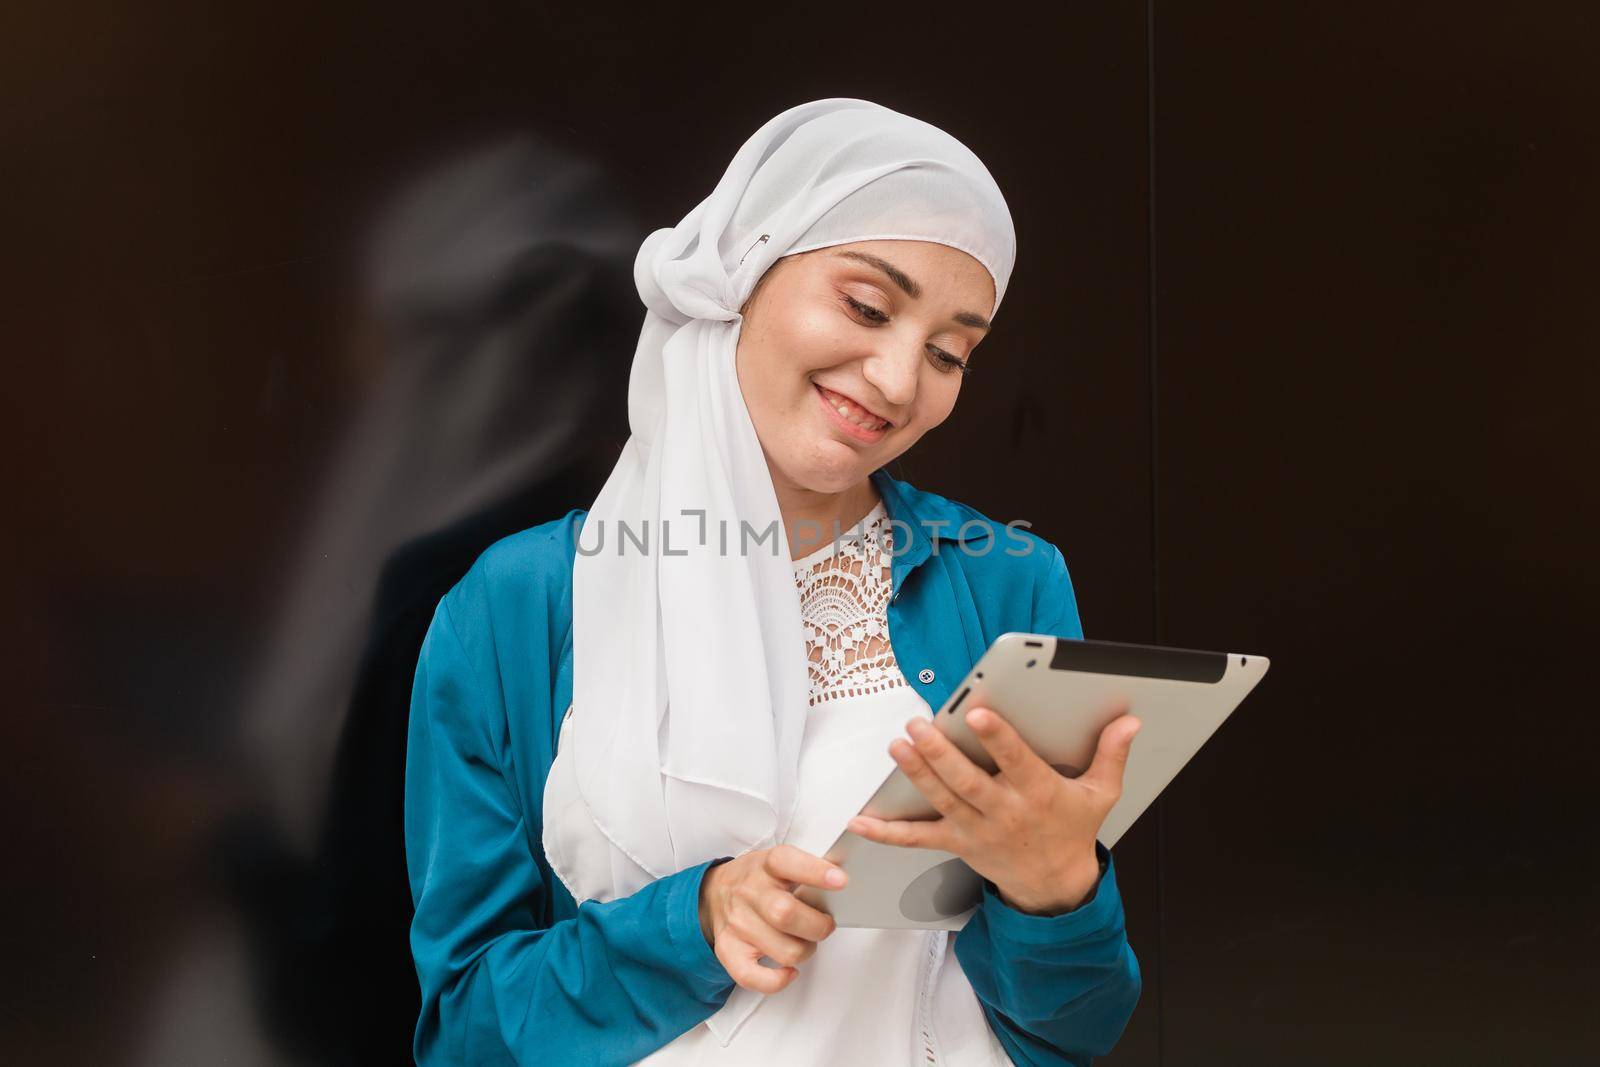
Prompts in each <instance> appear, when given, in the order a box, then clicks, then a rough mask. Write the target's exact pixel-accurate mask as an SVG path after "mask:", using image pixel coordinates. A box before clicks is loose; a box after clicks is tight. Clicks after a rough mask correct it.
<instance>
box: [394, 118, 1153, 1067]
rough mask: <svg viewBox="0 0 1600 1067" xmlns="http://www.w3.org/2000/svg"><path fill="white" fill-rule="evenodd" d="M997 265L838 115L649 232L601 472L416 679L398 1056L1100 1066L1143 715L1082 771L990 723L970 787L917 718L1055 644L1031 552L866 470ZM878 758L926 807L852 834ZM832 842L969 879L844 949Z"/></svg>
mask: <svg viewBox="0 0 1600 1067" xmlns="http://www.w3.org/2000/svg"><path fill="white" fill-rule="evenodd" d="M1014 249H1015V238H1014V234H1013V231H1012V225H1011V219H1010V213H1009V211H1008V209H1007V208H1006V205H1005V201H1004V199H1003V198H1002V197H1001V195H1000V191H999V189H998V188H997V187H996V186H995V184H994V181H993V178H992V177H991V176H990V175H989V173H988V171H987V170H986V169H985V168H984V167H983V164H982V163H981V162H980V161H979V160H978V159H977V157H976V156H974V155H973V154H972V153H971V152H970V151H969V150H968V149H966V148H965V146H963V145H961V144H960V142H958V141H956V140H955V139H954V138H952V137H950V136H949V135H948V134H946V133H944V132H943V131H941V130H938V129H936V128H935V127H932V126H930V125H928V124H926V123H922V122H919V121H917V120H915V119H912V118H909V117H907V116H904V115H900V114H898V113H896V112H893V111H890V110H888V109H886V108H882V107H880V106H878V105H875V104H871V103H868V102H865V101H860V100H842V99H840V100H822V101H816V102H813V103H810V104H805V105H802V106H800V107H796V108H793V109H791V110H789V111H786V112H784V113H783V114H781V115H779V116H777V117H776V118H774V119H772V120H771V121H770V122H768V123H767V124H766V125H765V126H763V127H762V128H761V129H760V130H759V131H757V132H756V134H755V135H754V136H753V137H752V138H751V139H750V140H749V141H748V142H746V144H745V145H744V146H743V147H742V148H741V149H740V151H739V153H738V154H737V155H736V156H735V157H734V159H733V161H732V163H731V164H730V165H729V167H728V170H727V172H726V173H725V174H724V176H723V178H722V180H721V181H720V182H719V183H718V186H717V188H716V190H715V191H713V193H712V194H711V195H710V196H709V197H708V198H707V199H706V200H705V201H703V202H702V203H701V204H700V205H699V206H698V207H696V208H695V209H694V211H692V212H691V213H690V214H689V215H688V216H687V217H686V218H685V219H684V220H683V222H681V223H680V224H679V225H678V226H677V227H675V228H673V229H670V230H658V231H656V232H655V233H653V234H652V235H651V236H650V237H649V238H648V239H647V240H646V241H645V243H644V245H643V247H642V248H641V249H640V252H639V256H638V259H637V261H636V265H635V280H636V281H637V283H638V287H639V291H640V295H641V297H642V298H643V300H644V302H645V305H646V307H647V309H648V312H647V315H646V319H645V324H644V329H643V331H642V333H641V336H640V341H639V346H638V349H637V351H636V353H635V357H634V365H633V372H632V377H631V380H630V383H629V396H628V407H629V418H630V423H631V426H632V430H633V436H632V438H630V440H629V442H628V445H627V447H626V448H625V449H624V451H623V454H622V456H621V457H620V459H619V460H618V462H617V466H616V468H615V470H614V471H613V473H612V475H611V478H610V479H609V480H608V481H607V483H606V485H605V488H604V489H603V490H602V491H601V493H600V495H599V497H598V498H597V499H596V500H595V502H594V506H593V507H592V508H590V509H589V510H588V512H587V513H585V512H582V511H573V512H570V513H569V514H568V515H567V516H565V517H564V518H562V519H560V520H557V521H554V522H550V523H546V524H544V525H542V526H537V527H534V528H532V529H530V530H526V531H523V532H522V533H519V534H516V535H514V536H512V537H509V538H506V539H504V540H502V541H500V542H497V543H496V544H495V545H493V546H491V547H490V548H489V549H488V550H487V551H485V552H484V554H483V555H482V556H481V557H480V558H479V560H478V561H477V563H475V564H474V566H473V567H472V569H471V571H469V573H468V574H467V575H466V576H465V577H464V578H463V579H462V581H461V582H460V583H459V584H458V585H457V586H456V587H455V588H454V589H452V590H451V591H450V593H449V594H447V595H446V596H445V597H444V598H443V600H442V601H441V602H440V605H439V607H438V610H437V612H436V614H435V617H434V621H433V624H432V626H431V628H430V630H429V633H428V636H427V639H426V641H425V642H424V645H423V649H422V654H421V657H420V659H419V662H418V666H417V673H416V679H415V686H414V691H413V701H412V719H411V726H410V739H409V749H408V761H407V780H406V838H407V860H408V867H409V872H410V879H411V889H412V897H413V900H414V902H415V904H416V909H417V910H416V918H415V920H414V922H413V925H412V951H413V955H414V957H415V959H416V963H417V969H418V974H419V977H420V979H421V984H422V995H423V1010H422V1015H421V1018H420V1019H419V1022H418V1026H417V1033H416V1041H415V1051H416V1055H417V1060H418V1062H419V1063H421V1064H424V1065H427V1064H444V1063H450V1064H457V1063H461V1064H468V1063H470V1064H486V1063H528V1062H535V1061H537V1062H552V1063H632V1062H637V1061H640V1060H646V1059H647V1060H648V1062H650V1063H652V1064H671V1063H703V1062H726V1063H750V1062H761V1063H764V1064H782V1063H804V1064H810V1063H863V1064H879V1063H903V1062H915V1063H919V1064H926V1063H930V1062H932V1063H939V1064H966V1063H1004V1062H1007V1060H1008V1059H1009V1060H1011V1061H1014V1062H1022V1063H1083V1062H1087V1060H1088V1058H1089V1057H1090V1056H1091V1055H1094V1054H1097V1053H1103V1052H1104V1051H1106V1050H1108V1049H1109V1048H1110V1047H1111V1045H1112V1044H1114V1042H1115V1041H1116V1039H1117V1037H1118V1036H1119V1035H1120V1033H1121V1031H1122V1029H1123V1026H1124V1025H1125V1024H1126V1021H1127V1018H1128V1016H1129V1014H1130V1013H1131V1012H1132V1009H1133V1005H1134V1003H1135V1002H1136V1001H1137V999H1138V994H1139V970H1138V964H1137V962H1136V960H1135V959H1134V957H1133V954H1132V952H1131V950H1130V949H1129V947H1128V944H1127V939H1126V937H1125V935H1124V932H1123V922H1122V907H1121V901H1120V898H1119V896H1118V893H1117V890H1116V882H1115V875H1114V871H1113V870H1112V868H1111V863H1110V857H1109V854H1108V853H1107V852H1106V850H1105V849H1104V848H1103V847H1102V846H1100V845H1099V844H1098V843H1097V842H1096V841H1095V834H1096V832H1097V830H1098V828H1099V826H1100V823H1101V820H1102V819H1103V818H1104V815H1105V812H1106V811H1107V810H1108V809H1109V807H1110V805H1111V804H1112V803H1113V802H1114V801H1115V798H1116V795H1117V791H1118V789H1119V788H1120V781H1121V766H1122V763H1123V762H1124V761H1125V760H1126V757H1127V752H1128V748H1129V745H1130V744H1131V742H1132V737H1133V733H1134V731H1135V730H1136V729H1137V727H1138V723H1137V720H1135V719H1134V718H1133V717H1132V716H1127V715H1124V716H1123V717H1121V718H1119V719H1117V720H1116V721H1115V722H1113V723H1112V724H1111V725H1110V726H1108V727H1107V728H1106V730H1105V732H1104V734H1103V735H1102V738H1101V745H1100V751H1099V753H1098V754H1097V756H1096V759H1095V762H1094V764H1093V765H1092V766H1091V767H1090V769H1089V770H1088V771H1087V772H1086V773H1085V774H1084V775H1083V776H1082V777H1081V778H1078V779H1067V778H1064V777H1062V776H1061V775H1059V774H1056V773H1055V772H1054V771H1052V770H1050V768H1049V767H1048V766H1047V765H1045V764H1044V763H1043V762H1042V761H1040V760H1039V758H1038V757H1037V756H1036V755H1034V754H1033V753H1032V752H1031V751H1030V750H1028V748H1027V746H1026V745H1025V744H1024V743H1023V742H1022V741H1021V739H1020V738H1018V737H1017V736H1016V735H1015V734H1014V733H1013V732H1012V731H1011V730H1010V728H1009V727H1008V726H1007V725H1006V724H1005V723H1004V722H1003V721H1002V720H1001V719H1000V717H999V716H998V715H995V714H994V713H993V712H989V711H987V710H986V709H984V710H979V709H974V710H973V712H971V713H970V717H969V721H970V722H972V724H973V726H974V729H976V730H978V732H979V734H980V736H981V737H983V739H984V742H985V744H986V745H987V746H988V747H989V748H990V750H991V751H992V752H994V753H995V755H996V758H997V760H998V762H999V765H1000V767H1001V768H1002V773H1001V774H999V775H997V776H995V777H992V778H991V777H990V776H988V775H986V774H983V773H982V772H981V771H978V770H977V769H976V768H975V767H974V766H973V765H972V764H971V763H970V762H969V761H967V760H966V758H965V757H964V756H962V755H961V754H960V753H959V752H957V751H956V750H954V749H953V748H952V747H951V746H949V745H948V744H941V743H940V742H941V735H939V734H938V733H937V731H929V730H927V729H926V728H925V726H926V723H925V720H926V719H927V718H928V717H929V713H930V711H931V709H933V708H937V707H939V706H940V705H941V704H942V703H943V702H944V700H945V698H946V697H947V696H948V694H949V692H950V688H951V686H953V685H954V684H955V683H956V682H957V681H958V680H959V679H960V678H961V677H962V676H963V675H964V674H965V672H966V671H967V670H968V669H969V668H970V666H971V664H972V663H973V662H974V661H976V659H977V658H978V656H980V655H981V654H982V652H983V650H984V649H985V648H986V647H987V646H988V644H989V642H990V641H991V640H992V639H993V638H994V637H996V636H998V635H999V634H1000V633H1003V632H1006V631H1008V630H1031V631H1034V632H1041V633H1053V634H1057V635H1060V636H1064V637H1072V638H1077V637H1081V636H1082V629H1081V627H1080V625H1079V621H1078V614H1077V606H1076V602H1075V599H1074V596H1073V592H1072V586H1071V581H1070V578H1069V576H1068V573H1067V569H1066V565H1065V563H1064V561H1063V560H1062V557H1061V554H1060V552H1058V551H1057V550H1055V549H1054V548H1053V547H1051V546H1050V545H1048V544H1046V543H1045V542H1043V541H1042V540H1040V539H1039V538H1037V537H1035V536H1033V535H1032V534H1028V533H1026V532H1025V531H1020V530H1016V529H1012V528H1009V527H1003V526H1000V525H999V524H996V523H994V522H993V521H991V520H989V519H987V518H985V517H984V516H982V515H980V514H978V513H977V512H975V511H973V510H972V509H970V508H966V507H964V506H962V505H959V504H955V503H952V502H950V501H948V500H945V499H943V498H941V497H938V496H936V495H933V494H931V493H923V492H919V491H918V490H916V489H913V488H912V487H911V486H909V485H906V484H905V483H904V482H901V481H898V480H897V479H894V478H892V477H890V476H889V475H888V474H887V473H886V472H885V471H884V470H883V469H882V468H883V466H884V465H885V464H886V463H888V462H890V461H891V460H893V459H894V458H895V457H896V456H898V455H900V454H901V453H903V452H904V451H905V450H906V449H907V448H909V447H910V446H911V445H912V444H913V443H914V442H915V441H916V440H917V439H918V438H919V437H920V436H921V435H922V434H924V433H926V432H927V431H928V430H930V429H932V428H933V427H934V426H937V425H938V424H939V423H940V422H942V421H943V420H944V419H945V418H946V417H947V416H948V415H949V413H950V411H951V409H952V407H953V406H954V404H955V400H956V395H957V393H958V392H959V389H960V381H961V378H962V377H963V375H964V373H965V371H966V369H967V363H968V361H969V360H970V359H971V358H972V352H973V349H975V348H976V347H977V345H978V344H979V343H980V341H981V340H982V338H983V336H984V334H985V333H986V332H987V330H988V328H989V323H990V320H992V318H993V317H994V314H995V311H996V310H997V309H998V307H999V305H1000V302H1001V299H1002V298H1003V297H1004V294H1005V287H1006V283H1007V281H1008V279H1009V277H1010V272H1011V265H1012V261H1013V258H1014ZM845 529H849V530H851V531H853V534H854V536H853V537H852V538H850V539H849V542H848V544H843V545H839V546H835V544H834V543H833V539H832V538H831V537H830V536H829V535H828V532H829V531H840V530H845ZM819 546H820V547H819ZM901 725H904V726H905V728H906V730H907V732H908V733H910V735H911V741H910V742H907V741H906V740H903V739H896V740H895V741H894V742H893V744H889V740H890V738H892V737H895V736H896V733H897V731H898V729H899V727H900V726H901ZM896 764H898V765H899V766H901V767H903V768H904V769H905V770H906V771H907V772H908V773H909V774H910V775H911V777H912V779H913V781H915V782H916V783H917V785H918V787H919V788H920V789H921V790H922V791H923V792H924V794H925V795H927V796H928V797H929V799H930V801H932V802H933V803H934V805H935V806H936V807H937V809H938V810H939V811H940V812H941V814H942V818H940V819H938V820H934V821H930V822H924V823H906V822H889V823H879V822H877V821H875V820H852V819H851V815H852V814H853V813H854V812H855V811H857V810H858V809H859V807H860V803H861V801H863V800H864V799H865V797H866V795H867V794H870V791H871V788H872V787H873V786H876V784H877V783H878V782H879V781H881V780H882V778H883V776H884V774H885V773H887V771H888V770H890V769H892V768H893V766H894V765H896ZM847 822H848V824H849V828H850V829H852V830H854V831H855V832H857V833H859V834H861V835H862V836H864V837H868V838H871V839H874V840H879V841H884V842H887V843H890V844H895V845H904V846H909V847H926V848H939V849H944V850H946V851H949V852H952V853H954V854H956V855H958V856H960V857H961V858H962V859H964V860H966V861H967V863H968V864H969V865H970V866H971V867H972V868H973V869H974V870H975V871H977V872H978V873H979V874H980V875H982V876H983V877H984V879H985V881H984V895H983V900H982V904H981V905H980V906H979V908H978V910H977V911H976V912H975V913H974V915H973V917H972V919H971V920H970V921H969V922H968V924H967V925H966V927H965V928H963V929H962V930H961V931H960V932H959V934H958V935H957V936H955V937H953V938H951V937H949V936H948V935H947V934H946V933H945V932H943V931H926V930H858V929H849V930H837V929H835V928H834V926H833V923H832V920H831V919H829V918H828V917H827V916H826V915H824V914H822V913H821V912H819V911H817V910H815V909H813V908H810V907H808V906H806V905H804V904H802V903H801V902H800V901H799V900H797V899H796V898H795V896H794V895H793V893H792V891H793V889H794V888H795V887H796V886H798V885H802V884H805V885H814V886H818V887H821V888H832V887H835V886H836V885H837V884H838V882H837V881H836V879H837V878H838V877H839V876H840V875H842V873H843V872H842V871H837V870H836V869H835V868H834V867H833V865H832V864H830V863H828V862H827V861H826V860H824V859H822V858H821V857H820V856H819V854H818V853H819V852H821V851H822V850H824V849H825V848H826V846H827V845H828V844H829V843H831V840H832V838H833V837H834V836H835V835H837V833H838V832H839V831H840V830H841V829H844V828H845V825H846V823H847ZM831 879H833V880H831ZM762 957H767V958H769V959H770V960H771V961H773V963H774V964H776V966H771V967H769V966H767V965H764V964H763V963H762V962H761V958H762ZM758 1009H759V1010H758Z"/></svg>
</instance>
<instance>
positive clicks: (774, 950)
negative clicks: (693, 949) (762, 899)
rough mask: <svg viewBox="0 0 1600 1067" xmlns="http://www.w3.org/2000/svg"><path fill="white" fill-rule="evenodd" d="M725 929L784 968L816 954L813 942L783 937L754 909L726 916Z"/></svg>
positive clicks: (802, 961)
mask: <svg viewBox="0 0 1600 1067" xmlns="http://www.w3.org/2000/svg"><path fill="white" fill-rule="evenodd" d="M779 892H781V891H779ZM728 925H729V926H731V927H732V928H733V929H734V931H735V932H736V933H737V934H738V936H739V937H741V938H743V939H744V940H746V941H748V942H750V944H751V945H754V946H755V947H756V948H757V949H758V950H759V951H760V952H761V954H762V955H764V956H766V957H767V958H769V959H771V960H772V962H774V963H777V964H780V965H782V966H784V967H795V966H798V965H799V964H802V963H804V962H805V961H806V960H808V959H810V958H811V954H812V953H813V952H815V951H817V943H816V942H815V941H808V940H806V939H805V938H803V937H795V936H794V935H792V934H786V933H784V932H783V931H782V930H779V929H778V928H776V927H775V926H773V925H772V924H771V923H770V922H768V921H767V920H766V917H765V916H763V915H762V914H761V909H760V908H757V907H750V906H742V907H738V908H735V909H734V912H733V914H731V915H729V916H728Z"/></svg>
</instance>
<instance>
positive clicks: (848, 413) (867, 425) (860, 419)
mask: <svg viewBox="0 0 1600 1067" xmlns="http://www.w3.org/2000/svg"><path fill="white" fill-rule="evenodd" d="M835 407H836V409H837V410H838V412H839V415H840V416H841V417H842V418H843V419H844V420H845V421H846V422H850V423H853V424H854V425H856V426H859V427H861V428H862V429H863V430H881V429H883V428H884V427H885V426H887V425H888V423H886V422H884V421H883V420H882V419H875V418H873V417H872V416H870V415H857V414H855V413H854V412H853V411H852V410H851V405H849V404H846V403H840V404H837V405H835Z"/></svg>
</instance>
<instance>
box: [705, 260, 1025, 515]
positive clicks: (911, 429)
mask: <svg viewBox="0 0 1600 1067" xmlns="http://www.w3.org/2000/svg"><path fill="white" fill-rule="evenodd" d="M993 308H994V282H993V280H992V279H991V278H990V277H989V272H988V270H986V269H985V268H984V266H983V265H982V264H981V263H979V262H978V261H977V260H976V259H973V258H972V257H971V256H969V255H968V254H967V253H965V252H962V251H959V250H957V249H954V248H951V247H949V246H948V245H941V244H935V243H933V242H929V241H859V242H856V243H854V244H847V245H835V246H833V247H830V248H821V249H817V250H816V251H814V252H804V253H801V254H800V255H796V256H785V257H783V258H782V259H780V260H778V261H777V262H776V263H774V264H773V265H772V266H771V267H770V268H768V270H767V272H766V274H764V275H763V276H762V278H761V281H760V283H759V284H758V285H757V287H756V290H755V292H754V293H752V294H751V296H750V299H749V300H748V301H747V302H746V303H745V307H744V308H743V313H744V323H743V325H742V326H741V328H740V331H739V348H738V353H737V356H736V366H737V369H738V374H739V388H740V390H741V392H742V393H743V394H744V400H745V406H746V407H747V408H748V409H749V411H750V418H751V421H752V422H754V423H755V430H756V436H757V437H758V438H759V439H760V441H761V448H762V450H763V451H764V452H765V453H766V458H767V465H768V466H769V467H770V468H771V470H772V477H773V481H774V482H775V483H779V484H784V485H787V486H789V487H793V488H799V489H807V490H811V491H813V492H819V493H838V492H843V491H845V490H847V489H850V488H852V487H854V486H857V485H859V484H861V482H862V481H863V480H864V479H865V478H866V477H867V475H869V474H871V473H872V472H873V471H874V470H876V469H878V468H879V467H881V466H883V465H884V464H885V463H887V462H889V461H890V460H892V459H894V458H895V457H896V456H899V455H900V454H901V453H903V452H905V450H906V449H908V448H910V447H911V446H912V445H913V444H915V443H916V442H917V439H918V438H920V437H921V436H922V435H923V434H925V433H927V432H928V431H929V430H931V429H933V428H934V427H935V426H937V425H939V424H940V423H941V422H943V421H944V420H945V418H946V417H947V416H949V414H950V411H951V409H952V408H954V407H955V403H956V396H957V394H958V393H960V391H961V378H962V369H961V366H960V364H962V363H964V362H966V361H967V360H968V359H970V358H971V357H972V350H973V349H974V348H976V347H977V345H978V342H979V341H981V340H982V339H983V336H984V333H985V331H986V330H987V329H988V317H989V315H990V314H992V312H993ZM841 408H842V409H843V410H842V411H841Z"/></svg>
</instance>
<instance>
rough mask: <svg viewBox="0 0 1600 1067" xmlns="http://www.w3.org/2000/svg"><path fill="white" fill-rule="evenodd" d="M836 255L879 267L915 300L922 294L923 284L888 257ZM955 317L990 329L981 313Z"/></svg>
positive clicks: (854, 252)
mask: <svg viewBox="0 0 1600 1067" xmlns="http://www.w3.org/2000/svg"><path fill="white" fill-rule="evenodd" d="M834 255H836V256H839V257H841V258H844V259H855V260H860V261H861V262H862V263H865V264H866V265H867V266H869V267H876V268H878V269H879V270H881V271H883V273H885V274H887V275H888V276H889V280H890V281H892V282H894V283H895V284H896V285H898V286H899V287H900V288H901V289H902V290H903V291H904V292H905V294H906V295H907V296H909V297H910V298H911V299H913V300H916V299H918V298H919V297H921V296H922V286H920V285H918V284H917V283H916V279H914V278H912V277H911V276H910V275H908V274H907V273H906V272H905V271H903V270H901V269H900V268H899V267H897V266H895V265H894V264H893V263H890V262H889V261H888V260H887V259H881V258H879V257H878V256H875V255H872V254H871V253H870V252H856V251H843V252H835V253H834ZM954 317H955V320H956V321H957V322H959V323H960V324H961V325H963V326H971V327H973V328H974V329H978V330H985V331H987V330H988V329H989V320H988V319H986V318H984V317H983V316H982V315H979V314H978V313H977V312H975V311H958V312H956V313H955V316H954Z"/></svg>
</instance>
